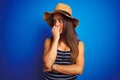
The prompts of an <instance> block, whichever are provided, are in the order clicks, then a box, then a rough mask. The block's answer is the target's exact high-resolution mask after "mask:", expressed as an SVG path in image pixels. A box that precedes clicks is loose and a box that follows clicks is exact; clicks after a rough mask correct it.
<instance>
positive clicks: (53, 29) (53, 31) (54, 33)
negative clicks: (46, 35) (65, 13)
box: [51, 26, 60, 40]
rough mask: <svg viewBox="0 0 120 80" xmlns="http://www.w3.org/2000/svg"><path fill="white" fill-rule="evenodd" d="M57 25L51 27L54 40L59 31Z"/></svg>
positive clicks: (57, 37)
mask: <svg viewBox="0 0 120 80" xmlns="http://www.w3.org/2000/svg"><path fill="white" fill-rule="evenodd" d="M59 29H60V28H59V27H56V26H53V27H52V31H51V32H52V35H53V39H54V40H59V38H60V32H59Z"/></svg>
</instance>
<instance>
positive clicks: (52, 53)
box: [43, 40, 58, 69]
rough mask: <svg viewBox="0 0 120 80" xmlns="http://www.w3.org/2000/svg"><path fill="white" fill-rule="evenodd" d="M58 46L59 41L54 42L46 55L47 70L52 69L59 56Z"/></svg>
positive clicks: (45, 64)
mask: <svg viewBox="0 0 120 80" xmlns="http://www.w3.org/2000/svg"><path fill="white" fill-rule="evenodd" d="M57 46H58V40H53V42H52V44H51V46H50V49H49V50H48V51H47V52H46V53H45V55H44V57H43V58H44V59H43V60H44V66H45V68H48V69H50V68H51V66H52V65H53V64H54V62H55V60H56V56H57Z"/></svg>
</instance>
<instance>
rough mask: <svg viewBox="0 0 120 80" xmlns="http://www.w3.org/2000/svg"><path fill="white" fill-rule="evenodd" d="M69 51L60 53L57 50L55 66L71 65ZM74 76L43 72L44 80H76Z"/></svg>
mask: <svg viewBox="0 0 120 80" xmlns="http://www.w3.org/2000/svg"><path fill="white" fill-rule="evenodd" d="M70 57H71V51H60V50H57V59H56V60H55V64H60V65H70V64H72V62H71V60H70ZM76 79H77V76H76V75H67V74H63V73H59V72H55V71H50V72H45V75H44V80H76Z"/></svg>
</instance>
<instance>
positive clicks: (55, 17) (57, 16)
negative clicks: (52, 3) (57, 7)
mask: <svg viewBox="0 0 120 80" xmlns="http://www.w3.org/2000/svg"><path fill="white" fill-rule="evenodd" d="M53 19H63V16H62V14H60V13H56V14H54V15H53Z"/></svg>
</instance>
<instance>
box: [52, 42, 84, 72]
mask: <svg viewBox="0 0 120 80" xmlns="http://www.w3.org/2000/svg"><path fill="white" fill-rule="evenodd" d="M78 49H79V55H78V57H77V59H76V64H72V65H57V64H54V65H53V66H52V68H53V70H55V71H57V72H60V73H64V74H82V72H83V68H84V44H83V42H81V41H80V42H79V46H78Z"/></svg>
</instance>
